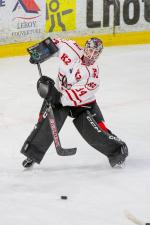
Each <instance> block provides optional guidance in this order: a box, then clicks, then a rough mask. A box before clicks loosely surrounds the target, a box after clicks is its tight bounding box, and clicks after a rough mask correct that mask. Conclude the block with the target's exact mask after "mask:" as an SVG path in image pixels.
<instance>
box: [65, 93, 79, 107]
mask: <svg viewBox="0 0 150 225" xmlns="http://www.w3.org/2000/svg"><path fill="white" fill-rule="evenodd" d="M65 91H66V93H67V95H68V97H69V98H70V100H71V101H72V102H73V104H74V106H77V103H76V101H74V100H73V98H72V97H71V95H70V93H69V91H68V90H65Z"/></svg>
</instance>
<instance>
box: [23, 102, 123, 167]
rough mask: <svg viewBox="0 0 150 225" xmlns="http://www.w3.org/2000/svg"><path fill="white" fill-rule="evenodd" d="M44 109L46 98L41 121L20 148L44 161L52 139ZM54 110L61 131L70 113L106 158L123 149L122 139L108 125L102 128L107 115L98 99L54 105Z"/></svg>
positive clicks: (79, 128) (84, 133) (41, 112)
mask: <svg viewBox="0 0 150 225" xmlns="http://www.w3.org/2000/svg"><path fill="white" fill-rule="evenodd" d="M45 109H46V104H45V101H44V102H43V105H42V108H41V111H40V116H39V120H38V122H37V124H36V125H35V127H34V129H33V130H32V132H31V133H30V135H29V136H28V138H27V139H26V141H25V143H24V145H23V147H22V149H21V153H22V154H24V155H25V156H27V157H29V158H31V159H33V160H34V161H35V162H36V163H40V162H41V160H42V159H43V157H44V155H45V153H46V152H47V150H48V149H49V147H50V145H51V144H52V142H53V137H52V133H51V129H50V125H49V121H48V118H47V115H46V114H45ZM53 112H54V116H55V120H56V125H57V129H58V132H59V131H60V130H61V128H62V126H63V124H64V122H65V120H66V118H67V117H68V116H70V117H72V118H74V120H73V123H74V125H75V127H76V128H77V130H78V131H79V133H80V134H81V135H82V137H83V138H84V139H85V140H86V141H87V142H88V143H89V144H90V145H91V146H92V147H93V148H95V149H97V150H98V151H99V152H101V153H102V154H104V155H106V156H107V157H110V156H112V155H113V154H116V152H117V151H119V150H120V146H121V145H122V141H120V139H118V138H117V137H116V136H115V135H113V134H112V133H111V132H110V131H109V130H107V129H106V128H105V127H104V128H103V129H101V128H100V126H99V124H100V123H102V124H103V121H104V118H103V115H102V113H101V110H100V109H99V107H98V105H97V103H96V102H94V103H91V104H88V105H85V106H83V107H68V106H67V107H63V106H62V105H60V106H57V107H54V108H53ZM104 130H105V131H104ZM106 130H107V132H106ZM118 140H119V141H118Z"/></svg>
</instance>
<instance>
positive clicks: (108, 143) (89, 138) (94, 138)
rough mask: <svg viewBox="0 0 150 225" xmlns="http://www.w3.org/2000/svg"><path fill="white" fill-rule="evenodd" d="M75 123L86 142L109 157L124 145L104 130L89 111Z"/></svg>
mask: <svg viewBox="0 0 150 225" xmlns="http://www.w3.org/2000/svg"><path fill="white" fill-rule="evenodd" d="M73 123H74V125H75V127H76V128H77V130H78V131H79V133H80V134H81V135H82V137H83V138H84V139H85V140H86V142H87V143H88V144H90V145H91V146H92V147H93V148H95V149H96V150H98V151H99V152H101V153H103V154H104V155H106V156H107V157H109V156H110V155H112V154H113V153H114V152H116V151H117V149H120V147H121V146H122V145H123V143H124V142H122V141H121V140H120V139H119V138H117V137H116V136H114V135H113V134H111V133H109V132H105V131H104V130H102V129H101V128H100V127H99V126H98V124H97V123H96V121H95V120H94V119H93V117H92V115H91V113H90V112H89V111H85V112H83V113H82V114H81V115H79V116H78V117H77V118H76V119H74V120H73Z"/></svg>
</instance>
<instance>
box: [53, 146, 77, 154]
mask: <svg viewBox="0 0 150 225" xmlns="http://www.w3.org/2000/svg"><path fill="white" fill-rule="evenodd" d="M76 152H77V148H59V149H57V153H58V155H60V156H71V155H75V154H76Z"/></svg>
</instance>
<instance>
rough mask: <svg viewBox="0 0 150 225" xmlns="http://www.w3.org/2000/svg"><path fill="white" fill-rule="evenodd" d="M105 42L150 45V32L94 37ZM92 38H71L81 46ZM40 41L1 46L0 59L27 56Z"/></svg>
mask: <svg viewBox="0 0 150 225" xmlns="http://www.w3.org/2000/svg"><path fill="white" fill-rule="evenodd" d="M94 36H95V37H99V38H101V39H102V40H103V42H104V46H119V45H133V44H148V43H150V32H148V31H145V32H130V33H120V34H115V35H113V34H108V35H104V34H102V35H94ZM90 37H91V36H83V37H71V39H73V40H75V41H77V43H78V44H79V45H81V46H83V45H84V43H85V41H86V40H87V39H88V38H90ZM37 42H39V41H34V42H23V43H15V44H7V45H1V46H0V57H8V56H9V57H10V56H20V55H26V54H27V50H26V49H27V48H28V47H29V46H32V45H34V44H35V43H37Z"/></svg>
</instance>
